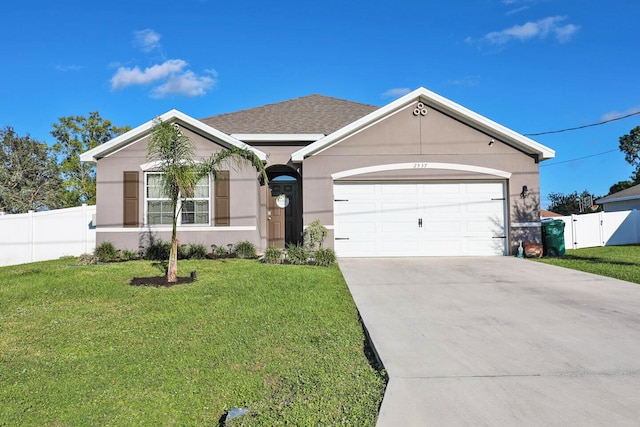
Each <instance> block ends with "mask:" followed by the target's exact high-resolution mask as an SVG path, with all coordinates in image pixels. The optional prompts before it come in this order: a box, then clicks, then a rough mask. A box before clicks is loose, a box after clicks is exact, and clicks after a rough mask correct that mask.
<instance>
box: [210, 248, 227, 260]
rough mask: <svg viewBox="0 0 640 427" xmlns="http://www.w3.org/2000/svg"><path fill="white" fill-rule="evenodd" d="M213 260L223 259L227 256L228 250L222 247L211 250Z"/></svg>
mask: <svg viewBox="0 0 640 427" xmlns="http://www.w3.org/2000/svg"><path fill="white" fill-rule="evenodd" d="M213 256H214V258H225V257H228V256H229V250H228V249H227V248H226V247H224V246H218V247H217V248H215V249H214V250H213Z"/></svg>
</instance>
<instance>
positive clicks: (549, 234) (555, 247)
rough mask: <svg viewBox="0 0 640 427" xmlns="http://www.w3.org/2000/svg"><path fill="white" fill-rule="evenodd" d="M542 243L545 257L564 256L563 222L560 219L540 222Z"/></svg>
mask: <svg viewBox="0 0 640 427" xmlns="http://www.w3.org/2000/svg"><path fill="white" fill-rule="evenodd" d="M542 241H543V243H544V255H545V256H564V255H565V252H564V221H563V220H561V219H551V220H545V221H542Z"/></svg>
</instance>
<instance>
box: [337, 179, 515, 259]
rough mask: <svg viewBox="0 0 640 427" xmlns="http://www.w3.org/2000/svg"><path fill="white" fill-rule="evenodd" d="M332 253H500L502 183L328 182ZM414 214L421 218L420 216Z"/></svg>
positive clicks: (414, 254) (432, 254) (398, 254)
mask: <svg viewBox="0 0 640 427" xmlns="http://www.w3.org/2000/svg"><path fill="white" fill-rule="evenodd" d="M334 195H335V198H336V199H343V200H345V199H348V201H345V202H338V201H336V202H335V204H334V206H335V207H334V215H335V218H334V226H335V236H336V238H337V239H338V238H340V239H348V240H336V245H335V247H336V253H337V254H338V256H459V255H504V253H505V251H506V247H505V240H504V239H495V237H503V236H504V234H505V206H506V202H505V200H504V183H502V182H482V183H478V182H473V183H472V182H465V183H452V182H449V183H404V184H399V183H393V184H387V183H376V184H369V183H368V184H364V185H359V184H342V183H337V184H336V185H334ZM347 206H348V207H347ZM420 219H421V220H422V221H420Z"/></svg>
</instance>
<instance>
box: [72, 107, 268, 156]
mask: <svg viewBox="0 0 640 427" xmlns="http://www.w3.org/2000/svg"><path fill="white" fill-rule="evenodd" d="M158 118H159V119H160V120H162V121H165V122H172V123H178V124H180V125H181V126H185V127H186V128H188V129H190V130H192V131H194V132H196V133H198V134H200V135H202V136H204V137H206V138H210V139H213V140H215V141H216V142H218V143H220V144H221V145H222V146H226V147H238V148H242V149H245V150H250V151H253V152H254V153H256V155H257V156H258V158H260V160H262V161H266V160H267V155H266V154H265V153H263V152H262V151H260V150H258V149H256V148H254V147H252V146H250V145H247V144H245V143H244V142H242V141H239V140H237V139H235V138H233V137H232V136H230V135H227V134H226V133H224V132H220V131H219V130H217V129H214V128H212V127H211V126H209V125H207V124H205V123H202V122H201V121H199V120H196V119H194V118H193V117H191V116H188V115H186V114H184V113H182V112H180V111H178V110H171V111H168V112H166V113H164V114H163V115H161V116H159V117H158ZM154 121H155V119H154V120H150V121H148V122H146V123H144V124H142V125H140V126H138V127H137V128H135V129H131V130H130V131H129V132H127V133H124V134H122V135H120V136H118V137H116V138H114V139H112V140H111V141H109V142H106V143H104V144H102V145H99V146H97V147H95V148H93V149H91V150H89V151H85V152H84V153H82V154H81V155H80V161H82V162H88V163H95V162H97V161H98V160H99V159H101V158H103V157H106V156H108V155H110V154H112V153H114V152H116V151H119V150H121V149H122V148H124V147H126V146H128V145H130V144H132V143H134V142H136V141H139V140H140V139H141V138H144V137H146V136H147V135H149V133H150V132H151V129H152V128H153V126H154Z"/></svg>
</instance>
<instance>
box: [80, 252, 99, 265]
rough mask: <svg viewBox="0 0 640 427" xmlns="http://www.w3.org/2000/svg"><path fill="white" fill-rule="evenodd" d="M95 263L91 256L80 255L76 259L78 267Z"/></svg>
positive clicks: (94, 258)
mask: <svg viewBox="0 0 640 427" xmlns="http://www.w3.org/2000/svg"><path fill="white" fill-rule="evenodd" d="M95 263H96V257H94V256H93V255H91V254H82V255H80V257H79V258H78V265H91V264H95Z"/></svg>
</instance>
